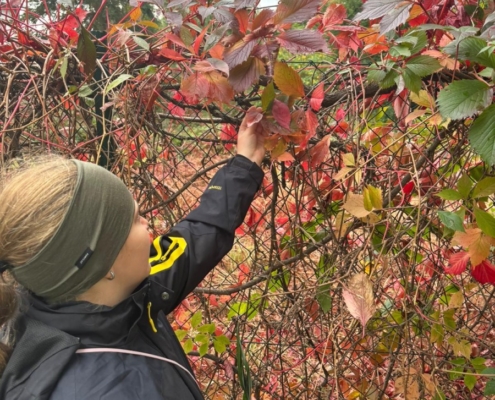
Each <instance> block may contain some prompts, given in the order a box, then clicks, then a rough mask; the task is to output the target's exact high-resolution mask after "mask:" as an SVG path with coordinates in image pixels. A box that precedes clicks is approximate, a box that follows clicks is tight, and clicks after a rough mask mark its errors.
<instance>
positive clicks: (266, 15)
mask: <svg viewBox="0 0 495 400" xmlns="http://www.w3.org/2000/svg"><path fill="white" fill-rule="evenodd" d="M271 17H273V10H270V9H269V8H265V9H264V10H263V11H261V12H260V13H259V14H258V15H257V16H256V18H255V19H254V21H253V29H252V30H253V31H255V30H256V29H258V28H261V27H262V26H263V25H265V24H266V23H267V22H268V21H269V20H270V18H271Z"/></svg>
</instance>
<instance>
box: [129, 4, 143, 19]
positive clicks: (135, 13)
mask: <svg viewBox="0 0 495 400" xmlns="http://www.w3.org/2000/svg"><path fill="white" fill-rule="evenodd" d="M141 15H142V12H141V7H136V8H135V9H134V10H132V11H131V13H130V14H129V18H130V19H131V20H132V21H134V22H136V21H137V20H138V19H139V18H141Z"/></svg>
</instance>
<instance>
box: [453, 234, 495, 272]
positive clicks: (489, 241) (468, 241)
mask: <svg viewBox="0 0 495 400" xmlns="http://www.w3.org/2000/svg"><path fill="white" fill-rule="evenodd" d="M452 243H453V244H457V245H460V246H462V247H464V248H465V249H468V253H469V257H470V259H471V264H472V265H478V264H480V263H481V262H482V261H483V260H485V259H486V258H487V257H488V255H489V254H490V246H493V245H494V244H495V239H493V238H491V237H489V236H486V235H483V233H482V232H481V229H479V228H471V229H466V232H456V233H455V234H454V237H453V238H452Z"/></svg>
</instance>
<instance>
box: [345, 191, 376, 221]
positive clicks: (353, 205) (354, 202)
mask: <svg viewBox="0 0 495 400" xmlns="http://www.w3.org/2000/svg"><path fill="white" fill-rule="evenodd" d="M343 207H344V210H346V211H347V212H348V213H349V214H351V215H354V216H355V217H358V218H364V217H366V216H368V214H369V213H370V212H371V210H367V209H366V208H365V206H364V196H363V195H361V194H354V193H349V195H348V197H347V201H346V202H345V203H344V206H343Z"/></svg>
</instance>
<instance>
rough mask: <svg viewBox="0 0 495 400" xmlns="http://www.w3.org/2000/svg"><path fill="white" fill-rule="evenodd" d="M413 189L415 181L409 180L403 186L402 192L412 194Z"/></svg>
mask: <svg viewBox="0 0 495 400" xmlns="http://www.w3.org/2000/svg"><path fill="white" fill-rule="evenodd" d="M413 189H414V182H413V181H409V182H407V183H406V184H405V185H404V187H403V188H402V193H404V194H411V192H412V191H413Z"/></svg>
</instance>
